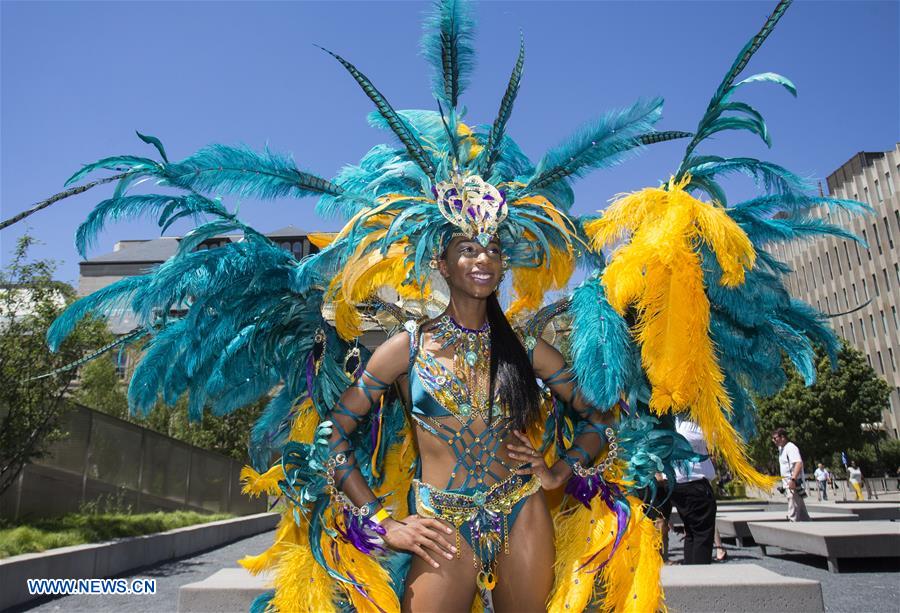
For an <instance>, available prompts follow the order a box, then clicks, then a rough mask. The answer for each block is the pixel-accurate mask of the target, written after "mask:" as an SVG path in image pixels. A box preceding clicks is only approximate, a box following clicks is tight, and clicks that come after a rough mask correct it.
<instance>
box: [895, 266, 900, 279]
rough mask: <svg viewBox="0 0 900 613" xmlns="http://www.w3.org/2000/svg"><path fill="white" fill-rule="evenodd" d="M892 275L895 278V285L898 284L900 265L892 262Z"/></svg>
mask: <svg viewBox="0 0 900 613" xmlns="http://www.w3.org/2000/svg"><path fill="white" fill-rule="evenodd" d="M894 274H895V275H896V276H897V283H900V264H898V263H897V262H894Z"/></svg>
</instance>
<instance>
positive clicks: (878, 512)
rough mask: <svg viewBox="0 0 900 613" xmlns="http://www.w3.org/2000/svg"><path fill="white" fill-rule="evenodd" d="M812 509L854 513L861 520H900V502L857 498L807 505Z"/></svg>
mask: <svg viewBox="0 0 900 613" xmlns="http://www.w3.org/2000/svg"><path fill="white" fill-rule="evenodd" d="M806 508H807V509H808V510H810V511H821V512H823V513H854V514H856V515H858V516H859V518H860V519H861V520H864V521H869V520H888V521H896V520H900V504H897V503H896V502H895V503H893V504H892V503H890V502H863V501H860V500H856V501H853V502H843V501H837V502H815V503H812V504H808V505H806Z"/></svg>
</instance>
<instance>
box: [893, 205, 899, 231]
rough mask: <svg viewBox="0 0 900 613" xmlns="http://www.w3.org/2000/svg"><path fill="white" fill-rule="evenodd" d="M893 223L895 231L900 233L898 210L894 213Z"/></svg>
mask: <svg viewBox="0 0 900 613" xmlns="http://www.w3.org/2000/svg"><path fill="white" fill-rule="evenodd" d="M894 221H895V222H896V223H897V231H898V232H900V210H898V211H894Z"/></svg>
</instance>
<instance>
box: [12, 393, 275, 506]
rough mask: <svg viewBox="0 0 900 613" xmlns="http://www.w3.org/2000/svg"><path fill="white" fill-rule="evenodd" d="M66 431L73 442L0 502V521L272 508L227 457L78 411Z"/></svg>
mask: <svg viewBox="0 0 900 613" xmlns="http://www.w3.org/2000/svg"><path fill="white" fill-rule="evenodd" d="M62 429H63V431H64V432H67V436H66V437H65V438H63V439H62V440H60V441H58V442H56V443H55V444H54V445H53V446H52V447H51V448H50V453H49V454H48V455H47V456H45V457H44V458H42V459H40V460H37V461H35V462H33V463H31V464H28V465H27V466H26V467H25V469H24V470H23V471H22V472H21V473H20V474H19V477H18V479H17V480H16V482H15V483H14V484H13V485H12V486H11V487H10V488H9V489H8V490H7V491H6V492H4V494H3V496H2V497H0V515H2V516H3V517H7V518H11V519H15V518H18V517H22V516H26V515H35V516H53V515H62V514H65V513H69V512H73V511H77V510H79V509H80V508H82V507H83V506H84V505H85V504H88V503H97V502H98V501H100V502H104V503H105V504H106V505H107V506H115V507H116V508H120V509H129V510H131V511H133V512H147V511H156V510H175V509H184V510H194V511H204V512H215V513H232V514H235V515H248V514H251V513H259V512H262V511H265V510H266V501H265V499H262V500H260V499H250V498H248V497H246V496H244V495H242V494H241V487H240V483H239V476H240V471H241V468H242V466H241V463H240V462H238V461H236V460H234V459H232V458H229V457H227V456H224V455H221V454H218V453H214V452H212V451H207V450H205V449H201V448H199V447H194V446H192V445H188V444H187V443H183V442H181V441H177V440H175V439H173V438H170V437H168V436H165V435H162V434H159V433H158V432H154V431H152V430H149V429H147V428H142V427H140V426H137V425H135V424H132V423H129V422H126V421H123V420H121V419H117V418H115V417H112V416H110V415H106V414H104V413H100V412H98V411H94V410H92V409H89V408H87V407H84V406H80V405H74V406H72V408H71V410H70V411H68V412H67V414H66V416H65V418H64V422H63V425H62Z"/></svg>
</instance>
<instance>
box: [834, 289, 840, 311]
mask: <svg viewBox="0 0 900 613" xmlns="http://www.w3.org/2000/svg"><path fill="white" fill-rule="evenodd" d="M833 296H834V308H835V310H837V309H839V308H841V305H840V304H838V299H837V292H834V294H833Z"/></svg>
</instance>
